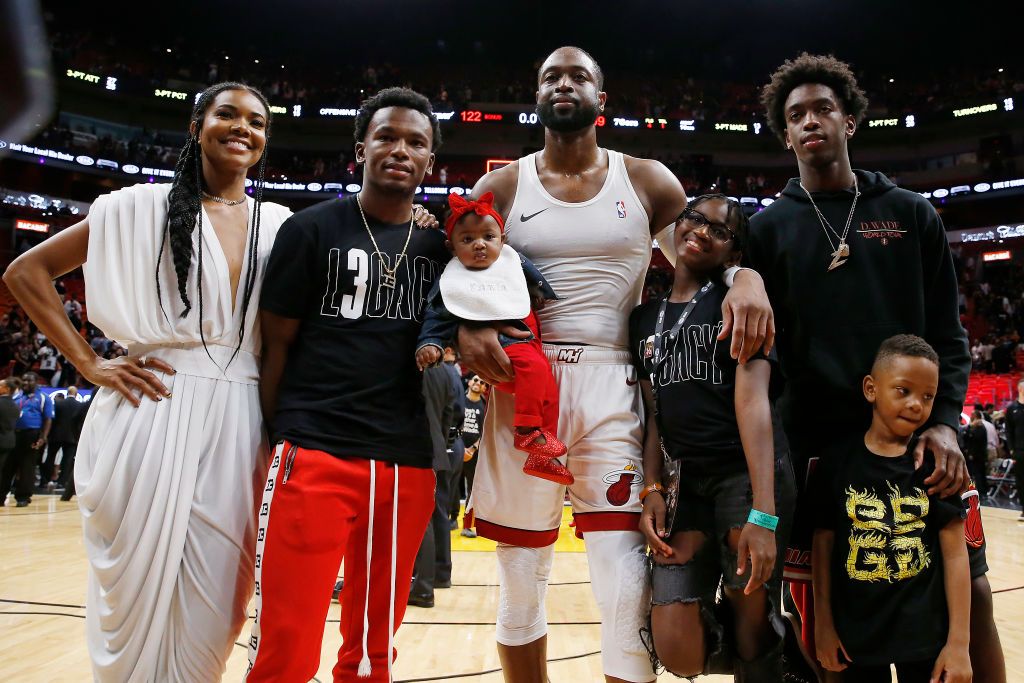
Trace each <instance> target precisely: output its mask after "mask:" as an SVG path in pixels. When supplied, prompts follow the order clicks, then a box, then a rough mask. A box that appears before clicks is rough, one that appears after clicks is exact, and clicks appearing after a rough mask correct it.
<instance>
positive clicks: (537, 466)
mask: <svg viewBox="0 0 1024 683" xmlns="http://www.w3.org/2000/svg"><path fill="white" fill-rule="evenodd" d="M523 472H524V473H526V474H529V475H530V476H531V477H540V478H541V479H547V480H548V481H553V482H555V483H556V484H564V485H565V486H568V485H570V484H572V483H573V482H574V481H576V479H575V478H573V476H572V472H570V471H569V470H568V469H567V468H566V467H565V465H563V464H562V463H561V462H559V461H558V460H556V459H555V458H547V457H544V456H543V455H537V454H536V453H530V456H529V457H528V458H527V459H526V464H525V465H523Z"/></svg>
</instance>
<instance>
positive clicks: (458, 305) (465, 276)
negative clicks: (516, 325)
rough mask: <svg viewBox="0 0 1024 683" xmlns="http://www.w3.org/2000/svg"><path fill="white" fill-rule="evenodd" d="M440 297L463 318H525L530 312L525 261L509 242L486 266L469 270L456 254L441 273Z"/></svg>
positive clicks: (451, 311) (457, 315) (456, 314)
mask: <svg viewBox="0 0 1024 683" xmlns="http://www.w3.org/2000/svg"><path fill="white" fill-rule="evenodd" d="M441 299H442V300H443V301H444V306H445V308H447V309H448V311H449V312H450V313H451V314H452V315H454V316H456V317H459V318H462V319H463V320H522V319H523V318H525V317H526V316H527V315H529V314H530V292H529V291H528V290H527V288H526V278H525V277H524V276H523V264H522V262H521V261H520V260H519V254H518V253H517V252H516V250H515V249H513V248H512V247H510V246H508V245H507V244H506V245H504V246H503V247H502V248H501V254H499V255H498V260H497V261H495V262H494V263H493V264H491V266H490V267H489V268H486V269H485V270H470V269H469V268H466V266H464V265H462V263H461V262H460V261H459V259H457V258H453V259H452V260H451V261H449V262H448V265H447V266H445V269H444V272H443V273H441Z"/></svg>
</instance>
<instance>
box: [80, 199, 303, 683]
mask: <svg viewBox="0 0 1024 683" xmlns="http://www.w3.org/2000/svg"><path fill="white" fill-rule="evenodd" d="M169 190H170V186H169V185H166V184H161V185H136V186H134V187H129V188H126V189H123V190H119V191H117V192H113V193H111V194H109V195H105V196H102V197H100V198H99V199H97V200H96V202H95V203H94V204H93V206H92V208H91V210H90V212H89V253H88V260H87V261H86V263H85V265H84V266H83V269H84V272H85V282H86V300H87V303H88V314H89V320H90V321H91V322H92V323H93V324H95V325H96V326H98V327H99V328H100V329H101V330H102V331H103V332H104V333H105V334H106V335H107V336H108V337H110V338H111V339H114V340H116V341H117V342H118V343H120V344H122V345H124V346H126V347H127V348H128V350H129V353H130V354H131V355H133V356H137V355H142V354H145V355H147V356H149V357H151V358H160V359H163V360H164V361H166V362H167V363H168V364H170V365H171V367H173V368H175V370H176V371H177V374H174V375H163V374H162V373H157V376H158V377H159V378H160V379H161V381H163V382H164V384H165V385H166V386H167V387H168V388H169V389H170V390H171V392H172V397H171V398H169V399H167V398H165V399H164V400H162V401H159V402H156V401H152V400H150V399H147V398H143V399H142V406H141V407H139V408H135V407H133V406H132V405H131V403H129V402H128V401H127V400H126V399H124V398H123V397H122V396H121V394H119V393H117V392H115V391H113V390H111V389H101V390H100V391H99V392H98V393H97V394H96V396H95V398H94V399H93V403H94V405H93V406H92V408H91V409H90V411H89V414H88V418H87V420H86V424H85V428H84V431H83V433H82V437H81V442H80V445H79V449H78V460H77V462H76V465H75V486H76V489H77V493H78V501H79V506H80V507H81V511H82V516H83V527H84V535H85V547H86V552H87V554H88V557H89V564H90V571H89V587H88V598H87V609H86V630H87V637H88V645H89V654H90V656H91V658H92V662H93V673H94V676H95V678H96V680H99V681H117V682H120V681H139V682H140V683H141V682H143V681H145V682H150V681H159V682H165V681H167V682H170V681H188V682H189V683H202V682H205V681H218V680H220V678H221V676H222V675H223V672H224V667H225V662H226V660H227V657H228V655H229V653H230V652H231V648H232V646H233V644H234V641H235V638H236V637H237V636H238V634H239V632H240V630H241V628H242V626H243V624H244V622H245V619H246V612H245V609H246V605H247V603H248V600H249V598H250V596H251V594H252V587H253V559H254V554H255V552H254V551H255V542H256V539H255V530H256V512H257V511H256V509H255V505H257V504H258V501H259V500H260V499H259V497H258V496H256V495H255V493H256V491H258V490H260V489H261V488H262V486H263V483H264V478H265V473H266V465H267V462H266V460H267V455H268V449H267V444H266V437H265V435H264V431H263V426H262V416H261V412H260V405H259V393H258V384H257V382H258V372H259V359H258V354H259V349H260V339H259V326H258V325H257V311H258V308H259V294H260V287H259V284H260V283H262V277H263V272H264V268H265V265H266V260H267V258H268V256H269V255H270V249H271V246H272V245H273V243H274V238H275V236H276V234H277V230H278V228H279V227H280V225H281V223H282V222H283V221H284V220H285V219H286V218H287V217H288V216H289V215H290V213H289V211H288V209H286V208H285V207H283V206H280V205H277V204H271V203H264V204H263V207H262V212H261V221H260V222H261V225H260V231H259V244H258V259H259V263H258V265H259V270H258V275H257V286H256V289H255V291H254V292H253V293H252V297H251V300H250V302H249V307H248V312H247V314H246V316H245V319H244V320H242V316H241V309H242V298H243V296H242V294H243V292H244V286H245V273H246V270H247V267H248V251H249V250H248V249H247V250H246V254H247V255H246V262H245V263H243V265H242V276H241V278H240V282H239V286H238V294H237V297H236V301H235V302H234V303H232V292H231V284H230V278H229V273H228V264H227V260H226V258H225V255H224V252H223V250H222V249H221V246H220V242H219V241H218V239H217V235H216V233H215V232H214V229H213V226H212V224H211V223H210V219H209V217H208V216H207V215H206V212H205V211H203V212H202V229H201V230H200V229H196V230H195V231H194V232H193V246H192V267H191V269H190V271H189V278H188V280H189V286H188V295H189V299H190V300H191V302H192V311H191V312H190V313H189V315H188V316H187V317H185V318H182V317H181V312H182V311H183V310H184V306H183V304H182V303H181V299H180V297H179V295H178V287H177V281H176V278H175V275H174V268H173V263H172V258H171V254H170V244H169V242H168V244H167V245H166V247H165V251H164V257H163V259H162V261H161V264H160V273H159V278H160V299H162V304H163V312H162V311H161V301H160V300H158V296H157V287H156V277H157V276H156V265H157V252H158V251H159V249H160V241H161V233H162V231H163V229H164V224H165V221H166V218H167V195H168V192H169ZM248 208H249V212H250V216H251V215H252V214H251V212H252V210H253V208H254V203H253V201H252V200H251V199H250V200H248ZM200 239H202V248H203V274H202V278H203V308H202V311H203V312H202V325H203V332H204V334H205V338H206V343H207V347H208V350H209V355H207V350H205V349H204V348H203V345H202V342H201V340H200V335H199V320H200V317H199V292H198V290H199V288H198V285H197V271H198V269H197V263H198V258H199V240H200ZM165 314H166V315H165ZM240 330H244V333H243V337H242V345H241V349H240V350H239V352H238V354H237V355H236V356H235V358H234V360H233V361H232V362H231V363H230V365H229V364H228V360H229V358H230V357H231V354H232V352H233V351H234V349H235V347H236V346H237V345H238V340H239V331H240ZM210 356H212V360H211V357H210Z"/></svg>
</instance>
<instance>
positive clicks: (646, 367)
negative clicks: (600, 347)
mask: <svg viewBox="0 0 1024 683" xmlns="http://www.w3.org/2000/svg"><path fill="white" fill-rule="evenodd" d="M727 292H728V288H726V287H725V286H723V285H721V284H715V285H714V286H712V288H711V289H709V290H708V291H707V293H706V294H704V295H703V296H701V297H700V298H699V300H698V301H697V304H696V305H695V306H694V307H693V309H692V310H691V311H690V314H689V316H687V318H686V321H685V322H684V324H683V326H682V327H681V328H680V330H679V335H678V336H677V337H676V339H675V340H674V341H667V342H665V343H666V346H667V348H666V349H665V350H664V353H665V354H666V355H665V360H664V362H662V364H661V368H660V370H659V372H658V376H657V377H652V376H651V373H652V371H653V370H654V358H653V354H654V344H655V343H656V340H655V330H656V327H657V320H658V312H659V310H660V308H661V302H662V300H661V299H656V300H652V301H648V302H647V303H646V304H643V305H642V306H638V307H636V308H635V309H633V313H632V314H631V315H630V317H629V344H630V353H631V354H632V356H633V364H634V365H635V366H636V369H637V373H638V374H639V376H640V378H641V379H649V380H651V383H652V384H654V385H656V386H655V388H656V394H657V401H658V426H659V429H660V432H661V438H662V441H663V443H664V444H665V450H666V452H667V453H668V455H669V456H670V457H671V458H674V459H676V460H679V461H680V472H682V473H684V474H688V475H691V476H698V477H699V476H713V475H723V474H735V473H737V472H744V471H746V469H747V461H746V457H745V456H744V453H743V444H742V443H741V442H740V431H739V426H738V425H737V424H736V403H735V401H736V367H737V363H736V360H734V359H733V358H732V357H731V356H730V355H729V340H728V339H726V340H724V341H718V339H717V337H718V334H719V333H720V332H721V331H722V301H723V300H724V299H725V295H726V293H727ZM685 309H686V303H669V304H668V306H667V308H666V310H665V320H664V323H663V325H662V333H663V334H662V338H663V339H668V336H669V332H670V330H671V329H672V327H673V326H674V325H675V324H676V321H677V320H679V316H680V315H681V314H682V313H683V311H685ZM755 358H759V359H762V360H764V359H765V356H764V355H763V354H760V353H758V354H757V355H756V356H755ZM767 360H768V361H769V362H770V363H771V364H772V366H773V375H774V371H775V368H774V366H775V364H776V363H775V352H774V351H772V354H771V356H770V357H769V358H768V359H767ZM772 431H773V437H774V440H775V454H776V457H779V456H782V455H783V454H784V453H786V452H788V445H787V443H786V437H785V434H784V433H783V431H782V426H781V424H780V422H779V420H778V419H777V414H776V411H775V408H774V407H772Z"/></svg>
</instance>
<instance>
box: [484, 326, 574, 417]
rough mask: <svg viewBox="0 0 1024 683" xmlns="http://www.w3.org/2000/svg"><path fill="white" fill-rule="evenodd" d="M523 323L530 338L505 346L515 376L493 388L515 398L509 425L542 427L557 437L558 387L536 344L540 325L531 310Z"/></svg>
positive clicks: (540, 349) (540, 348)
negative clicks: (529, 330)
mask: <svg viewBox="0 0 1024 683" xmlns="http://www.w3.org/2000/svg"><path fill="white" fill-rule="evenodd" d="M523 322H524V323H526V325H527V326H528V327H529V328H530V329H531V330H532V331H533V339H531V340H530V341H526V342H519V343H517V344H512V345H510V346H506V347H505V354H506V355H507V356H508V359H509V360H510V361H512V368H513V369H514V370H515V373H516V376H515V379H513V380H512V381H511V382H504V383H502V384H495V385H494V388H495V389H497V390H498V391H504V392H506V393H509V394H514V395H515V411H516V412H515V417H514V418H513V422H512V424H513V425H515V426H516V427H543V428H544V429H546V430H548V431H549V432H551V433H552V434H554V435H555V436H557V435H558V385H557V384H555V378H554V376H553V375H552V374H551V364H550V363H549V362H548V359H547V357H546V356H545V355H544V347H543V346H541V343H540V323H539V322H538V321H537V315H536V314H535V313H534V312H533V311H530V315H528V316H527V317H525V318H523Z"/></svg>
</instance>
